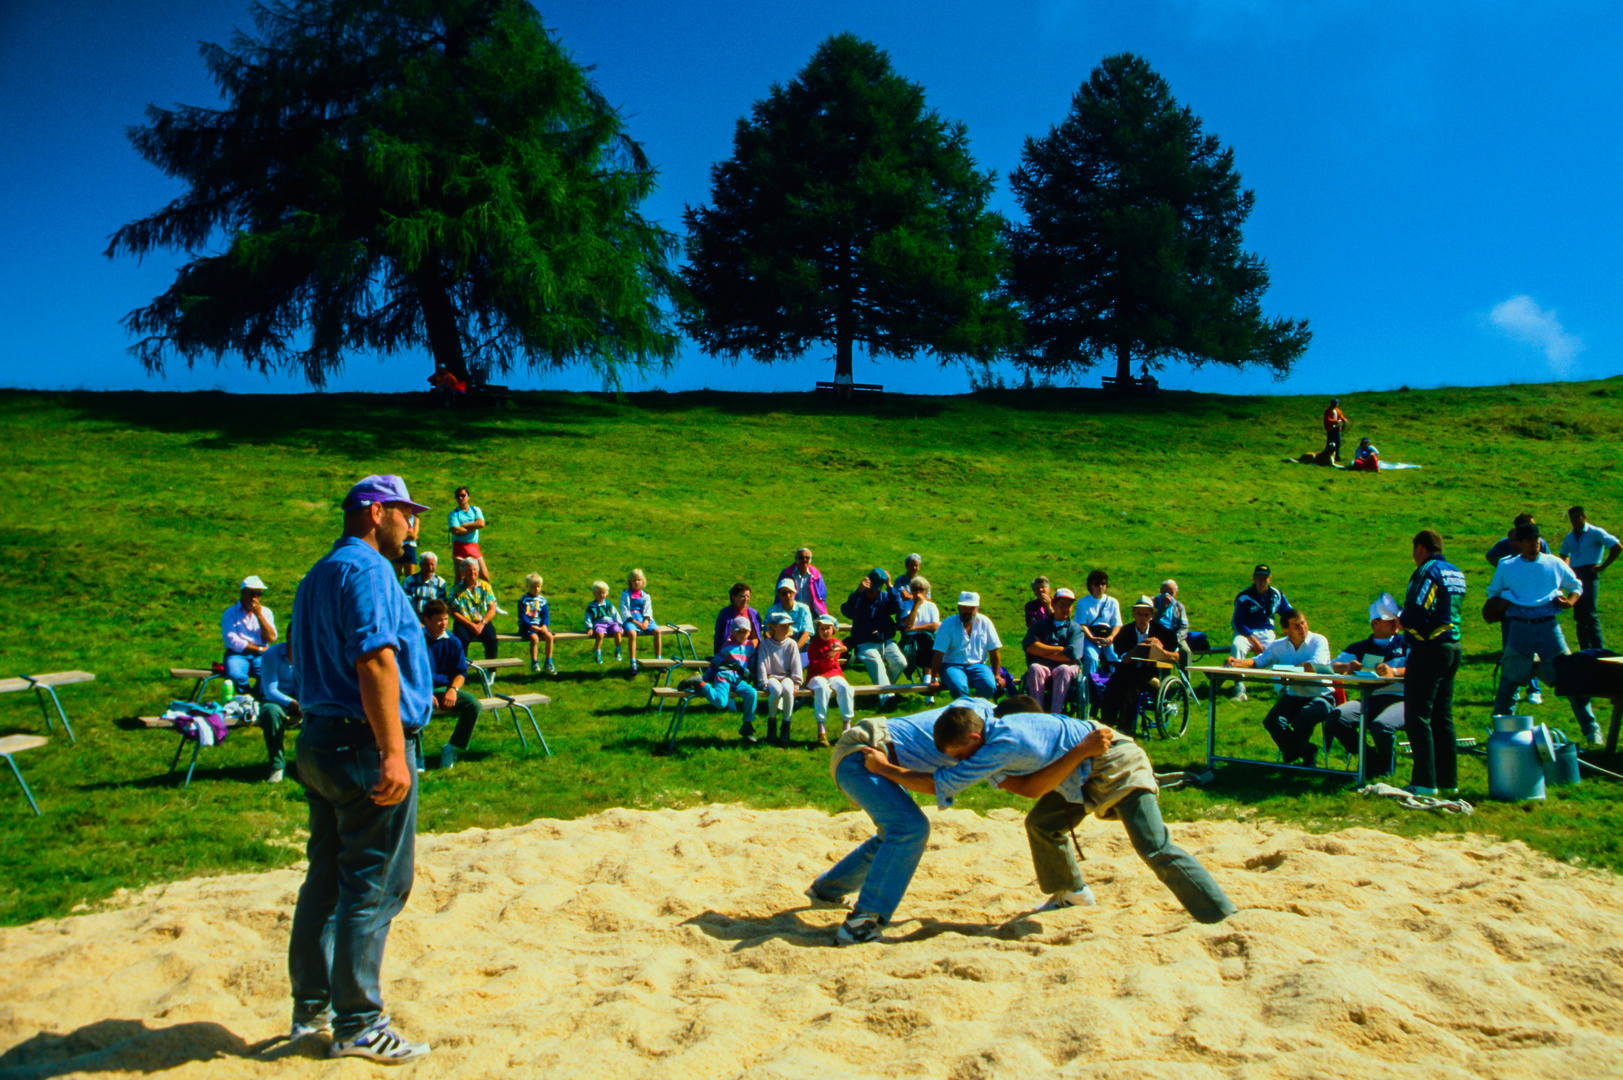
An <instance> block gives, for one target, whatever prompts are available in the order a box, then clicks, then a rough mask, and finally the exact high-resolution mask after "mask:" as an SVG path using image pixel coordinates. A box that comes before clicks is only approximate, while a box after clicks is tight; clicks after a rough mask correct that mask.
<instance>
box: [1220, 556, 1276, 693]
mask: <svg viewBox="0 0 1623 1080" xmlns="http://www.w3.org/2000/svg"><path fill="white" fill-rule="evenodd" d="M1273 580H1274V572H1273V571H1272V570H1270V569H1268V567H1267V566H1265V565H1259V566H1257V568H1256V569H1254V570H1252V571H1251V587H1250V588H1248V589H1243V590H1241V592H1240V595H1239V596H1236V597H1235V598H1234V618H1233V620H1232V623H1233V628H1234V641H1233V643H1232V645H1231V647H1230V648H1229V656H1231V657H1233V658H1234V659H1235V660H1244V659H1245V658H1246V657H1247V656H1250V655H1251V654H1252V653H1260V652H1261V651H1262V650H1264V649H1266V648H1267V647H1268V646H1269V645H1271V644H1272V643H1273V640H1274V637H1275V634H1274V619H1275V617H1276V616H1278V615H1279V614H1280V613H1281V612H1284V611H1289V610H1290V606H1291V605H1290V601H1289V600H1286V599H1285V594H1284V593H1282V592H1280V591H1279V590H1278V589H1276V588H1274V587H1273ZM1234 700H1235V701H1244V700H1245V683H1244V682H1237V683H1235V684H1234Z"/></svg>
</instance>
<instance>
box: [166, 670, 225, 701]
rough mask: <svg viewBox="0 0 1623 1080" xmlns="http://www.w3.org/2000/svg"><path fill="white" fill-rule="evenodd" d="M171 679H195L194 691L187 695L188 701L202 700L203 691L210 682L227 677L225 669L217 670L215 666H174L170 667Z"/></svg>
mask: <svg viewBox="0 0 1623 1080" xmlns="http://www.w3.org/2000/svg"><path fill="white" fill-rule="evenodd" d="M169 677H170V678H171V679H194V680H196V681H195V682H193V683H192V692H191V693H190V694H189V695H187V697H186V700H187V701H202V700H203V691H205V690H207V689H208V686H209V683H211V682H213V681H214V680H215V679H223V678H225V672H224V671H215V670H214V669H213V668H190V667H172V668H170V669H169Z"/></svg>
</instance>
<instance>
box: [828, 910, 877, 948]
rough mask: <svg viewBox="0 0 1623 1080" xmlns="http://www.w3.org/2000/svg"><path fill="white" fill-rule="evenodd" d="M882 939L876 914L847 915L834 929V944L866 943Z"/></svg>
mask: <svg viewBox="0 0 1623 1080" xmlns="http://www.w3.org/2000/svg"><path fill="white" fill-rule="evenodd" d="M882 940H883V938H881V937H880V936H879V916H877V915H856V914H852V915H848V916H846V919H845V921H844V922H843V923H841V924H840V928H839V929H838V930H836V931H834V944H836V945H866V944H867V943H868V942H870V941H882Z"/></svg>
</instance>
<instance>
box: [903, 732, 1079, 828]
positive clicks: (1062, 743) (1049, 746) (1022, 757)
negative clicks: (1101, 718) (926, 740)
mask: <svg viewBox="0 0 1623 1080" xmlns="http://www.w3.org/2000/svg"><path fill="white" fill-rule="evenodd" d="M1098 726H1099V725H1098V724H1095V723H1094V722H1093V721H1091V720H1078V719H1075V718H1074V717H1070V716H1057V715H1054V714H1052V713H1011V714H1010V715H1008V716H1004V717H1000V718H998V719H994V720H988V721H987V722H986V730H985V732H984V733H983V736H982V740H983V741H982V742H981V745H980V748H979V749H978V750H976V751H975V753H974V754H972V755H970V756H969V757H967V758H965V759H964V760H963V761H954V762H953V763H952V765H951V767H949V768H938V769H936V771H935V804H936V807H937V808H938V809H941V810H945V809H947V807H949V806H951V805H952V801H953V799H954V798H955V797H956V796H957V795H958V793H959V792H961V791H963V790H965V789H966V788H970V787H973V786H974V785H976V784H978V783H980V782H981V781H982V780H985V781H986V782H987V783H988V784H991V785H992V786H993V787H997V786H998V785H999V784H1001V783H1002V782H1003V781H1004V780H1005V779H1007V778H1008V777H1011V776H1024V775H1026V774H1027V773H1034V772H1036V771H1037V770H1038V769H1040V768H1042V767H1043V766H1045V765H1049V764H1051V763H1053V762H1055V761H1057V760H1059V759H1060V758H1062V757H1064V756H1065V754H1066V752H1067V751H1069V750H1070V749H1071V748H1072V747H1074V746H1076V744H1077V743H1079V742H1081V741H1082V740H1083V739H1084V738H1086V737H1087V735H1088V733H1089V732H1090V731H1092V730H1094V729H1095V728H1097V727H1098ZM1092 773H1093V759H1092V758H1087V759H1085V760H1083V762H1082V763H1081V764H1080V765H1078V766H1077V767H1076V768H1075V769H1073V770H1071V773H1070V775H1069V776H1067V777H1066V778H1065V779H1063V780H1061V781H1060V782H1059V784H1058V786H1056V787H1055V788H1054V790H1055V791H1057V792H1059V794H1060V795H1061V796H1063V797H1064V798H1065V799H1066V800H1067V801H1068V802H1073V803H1078V804H1080V803H1083V802H1085V801H1086V800H1084V799H1083V798H1082V785H1083V784H1085V783H1087V781H1088V777H1089V776H1090V775H1092Z"/></svg>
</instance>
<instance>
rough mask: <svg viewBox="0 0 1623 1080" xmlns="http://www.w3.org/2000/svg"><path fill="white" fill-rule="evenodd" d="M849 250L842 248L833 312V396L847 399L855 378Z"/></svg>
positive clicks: (852, 286)
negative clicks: (838, 291)
mask: <svg viewBox="0 0 1623 1080" xmlns="http://www.w3.org/2000/svg"><path fill="white" fill-rule="evenodd" d="M849 260H850V255H849V249H848V248H842V249H841V251H840V261H839V268H838V273H839V274H840V279H841V280H840V293H839V298H838V299H837V300H835V304H837V305H838V306H837V307H836V308H835V310H834V396H835V397H841V398H849V397H850V396H851V383H852V381H853V380H854V379H855V376H854V375H853V374H852V371H851V342H852V338H853V337H855V333H854V327H853V326H852V323H853V321H854V318H853V314H852V311H851V292H852V289H853V288H854V285H853V284H852V282H851V280H850V277H849V275H848V270H849Z"/></svg>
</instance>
